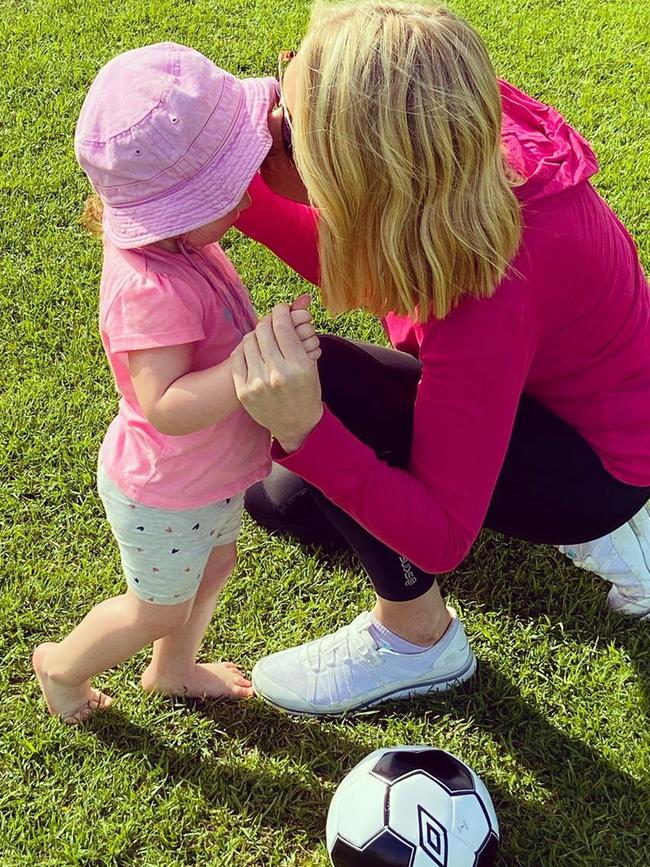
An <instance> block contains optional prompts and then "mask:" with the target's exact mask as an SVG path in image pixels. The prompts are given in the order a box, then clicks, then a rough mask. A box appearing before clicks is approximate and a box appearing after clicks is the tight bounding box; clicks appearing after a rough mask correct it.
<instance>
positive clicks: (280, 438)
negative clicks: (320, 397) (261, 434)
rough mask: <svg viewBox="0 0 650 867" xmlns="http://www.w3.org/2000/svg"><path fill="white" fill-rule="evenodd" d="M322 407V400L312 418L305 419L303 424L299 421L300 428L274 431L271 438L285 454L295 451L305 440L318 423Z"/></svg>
mask: <svg viewBox="0 0 650 867" xmlns="http://www.w3.org/2000/svg"><path fill="white" fill-rule="evenodd" d="M323 412H324V407H323V404H322V402H321V403H319V405H318V411H317V412H315V413H314V416H313V418H310V419H309V420H307V421H306V422H305V423H304V424H303V423H301V425H300V428H299V429H296V428H294V429H293V430H291V431H286V432H284V431H277V432H276V431H274V432H273V438H274V439H275V441H276V442H277V443H279V445H280V446H281V447H282V448H283V449H284V451H285V452H286V453H287V454H291V452H296V451H298V449H299V448H300V447H301V446H302V444H303V443H304V442H305V440H306V439H307V437H308V436H309V434H310V433H311V432H312V431H313V430H314V428H315V427H317V425H318V424H319V423H320V420H321V419H322V417H323Z"/></svg>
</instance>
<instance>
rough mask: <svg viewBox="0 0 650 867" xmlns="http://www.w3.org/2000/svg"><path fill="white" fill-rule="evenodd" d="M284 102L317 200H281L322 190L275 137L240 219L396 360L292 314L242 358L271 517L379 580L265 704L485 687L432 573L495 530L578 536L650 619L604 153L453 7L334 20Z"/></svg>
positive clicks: (625, 333)
mask: <svg viewBox="0 0 650 867" xmlns="http://www.w3.org/2000/svg"><path fill="white" fill-rule="evenodd" d="M283 89H284V93H283V101H282V104H283V106H284V121H285V127H286V125H287V124H290V127H291V129H292V132H293V141H292V143H291V144H292V148H293V158H294V159H295V166H296V167H297V170H298V173H299V176H300V178H301V179H302V182H304V185H305V187H306V190H307V193H308V198H309V201H310V202H311V203H312V205H313V208H311V207H308V206H305V205H302V204H296V203H295V202H291V201H289V200H288V199H287V198H284V197H282V196H280V195H277V194H276V193H275V192H273V191H272V190H271V188H270V187H271V186H272V187H275V188H276V189H277V190H279V191H280V192H286V191H287V190H289V191H290V192H291V194H292V195H293V197H294V198H300V185H299V183H298V178H297V176H296V175H295V173H294V174H292V173H291V168H290V165H289V164H288V161H287V159H286V157H283V156H282V155H281V153H280V151H279V148H277V147H276V148H275V149H274V151H273V153H272V154H271V156H270V157H269V161H268V164H267V167H266V172H265V173H263V176H264V178H265V180H262V179H258V180H256V181H255V182H254V184H253V187H252V188H251V195H252V198H253V207H252V208H251V209H250V210H249V211H248V212H246V214H245V215H244V216H243V218H242V220H241V221H240V224H239V225H240V228H241V229H242V230H243V231H245V232H246V233H248V234H249V235H251V236H252V237H254V238H256V239H258V240H260V241H261V242H262V243H264V244H266V245H267V246H268V247H270V248H271V249H272V250H274V251H275V252H276V253H277V254H278V255H280V256H281V257H282V258H283V259H284V260H285V261H287V262H288V263H289V264H290V265H291V266H292V267H294V268H295V269H296V270H297V271H299V272H300V273H301V274H302V275H303V276H305V277H306V278H308V279H310V280H311V281H312V282H314V283H318V284H319V285H320V286H321V290H322V294H323V299H324V302H325V304H326V305H327V307H328V308H329V309H330V310H331V311H333V312H338V311H342V310H350V309H353V308H357V307H363V308H366V309H368V310H370V311H372V312H373V313H375V314H377V315H379V316H382V317H384V320H385V325H386V329H387V332H388V335H389V337H390V340H391V343H392V345H393V347H394V349H393V350H387V349H379V348H377V347H375V348H372V347H365V346H360V345H358V344H353V343H350V342H348V341H344V340H341V339H338V338H333V337H325V338H323V339H322V341H321V347H322V350H323V355H322V358H321V360H320V362H319V365H318V368H317V367H316V365H315V364H314V363H313V362H310V361H309V359H307V357H306V355H305V353H304V352H303V351H302V350H301V349H300V347H299V345H298V343H297V341H296V340H295V339H294V338H293V337H292V333H291V330H290V322H289V317H288V308H287V307H286V306H282V305H281V306H279V307H278V308H276V309H275V310H274V312H273V314H272V317H270V318H267V319H265V320H264V321H263V322H261V323H260V324H259V326H258V328H257V330H256V332H254V333H253V334H251V335H249V337H248V338H247V339H246V340H245V341H244V342H243V344H242V345H241V347H240V348H239V350H238V351H237V353H236V355H235V365H234V371H235V384H236V388H237V392H238V395H239V397H240V400H241V402H242V403H243V404H244V406H245V407H246V409H247V410H248V412H249V413H250V414H251V415H252V416H253V418H255V419H256V420H257V421H258V422H259V423H261V424H263V425H265V426H266V427H268V428H269V429H270V430H271V432H272V434H273V436H274V438H275V446H274V449H275V452H274V457H275V460H276V461H277V463H278V464H279V465H280V466H279V468H278V469H277V471H276V472H275V473H274V475H273V476H272V477H271V478H270V480H268V481H267V482H266V483H265V484H264V486H263V487H261V488H260V487H259V486H258V487H257V489H255V490H254V491H253V492H252V494H251V495H250V496H249V500H248V503H249V510H250V511H251V512H252V514H253V515H254V516H255V517H256V518H257V519H258V520H259V521H260V522H261V523H263V524H265V525H266V526H268V527H271V528H274V529H282V528H284V529H288V530H292V531H293V532H297V533H298V535H300V536H302V537H303V538H306V539H314V540H318V539H320V538H323V537H325V536H327V535H329V536H330V537H331V536H332V535H334V536H336V537H337V538H339V539H341V538H342V539H344V540H345V541H346V542H347V544H348V545H350V546H351V547H352V548H353V549H354V551H355V552H356V553H357V555H358V556H359V558H360V560H361V562H362V563H363V565H364V566H365V568H366V569H367V571H368V573H369V575H370V578H371V580H372V582H373V585H374V588H375V590H376V592H377V604H376V606H375V608H374V610H373V612H371V613H369V612H366V613H364V614H362V615H360V616H359V617H357V618H356V619H355V620H354V621H353V622H352V623H351V624H349V625H348V626H344V627H343V628H342V629H340V630H339V631H338V632H337V633H335V634H334V635H332V636H325V637H324V638H322V639H319V640H318V641H314V642H311V643H309V644H306V645H303V646H301V647H297V648H290V649H288V650H285V651H282V652H280V653H277V654H274V655H272V656H270V657H267V658H266V659H264V660H262V661H261V662H260V663H258V665H257V666H256V668H255V670H254V672H253V684H254V686H255V688H256V690H257V692H258V693H260V694H261V695H263V696H264V697H265V698H267V699H268V700H269V701H271V702H273V703H274V704H276V705H279V706H281V707H284V708H286V709H288V710H292V711H296V712H302V713H311V714H330V713H343V712H346V711H350V710H354V709H357V708H360V707H364V706H367V705H368V704H372V703H374V702H377V701H381V700H384V699H387V698H395V697H403V696H409V695H412V694H414V693H422V692H428V691H431V690H441V689H446V688H447V687H449V686H451V685H452V684H454V683H457V682H460V681H463V680H465V679H466V678H468V677H470V676H471V675H472V673H473V672H474V670H475V665H476V663H475V659H474V655H473V653H472V651H471V649H470V648H469V646H468V643H467V639H466V638H465V635H464V632H463V629H462V625H461V624H460V622H459V621H458V618H457V617H456V615H455V613H454V612H453V611H452V610H451V609H448V608H446V607H445V605H444V603H443V601H442V598H441V596H440V592H439V589H438V585H437V584H436V580H435V576H436V574H438V573H443V572H448V571H450V570H452V569H454V568H456V567H457V566H458V565H459V563H460V562H461V561H462V560H463V558H464V557H465V556H466V555H467V553H468V551H469V549H470V547H471V545H472V543H473V542H474V540H475V538H476V536H477V534H478V533H479V531H480V529H481V527H483V526H486V527H490V528H493V529H495V530H498V531H500V532H502V533H506V534H509V535H511V536H514V537H517V538H521V539H526V540H529V541H531V542H537V543H547V544H553V545H559V546H561V547H562V549H563V550H564V551H565V552H566V553H567V554H569V556H571V557H572V558H574V559H575V561H576V562H577V563H578V564H579V565H581V566H583V567H584V568H586V569H589V570H591V571H594V572H597V573H598V574H600V575H601V576H603V577H604V578H606V579H607V580H609V581H610V582H611V584H612V587H611V590H610V594H609V603H610V606H611V607H612V608H613V609H614V610H616V611H620V612H623V613H627V614H631V615H636V616H647V615H648V613H650V571H649V569H648V564H650V520H649V518H648V514H647V513H646V511H645V510H644V505H645V503H646V501H647V500H648V498H649V497H650V364H649V361H650V293H649V292H648V286H647V283H646V281H645V279H644V276H643V273H642V270H641V267H640V265H639V261H638V256H637V252H636V249H635V247H634V244H633V242H632V240H631V238H630V236H629V235H628V233H627V232H626V230H625V229H624V227H623V226H622V225H621V223H620V222H619V221H618V220H617V218H616V217H615V215H614V214H613V213H612V211H611V210H610V209H609V208H608V206H607V205H606V204H605V203H604V202H603V200H602V199H601V198H600V197H599V196H598V194H597V193H596V192H595V190H594V189H593V187H592V186H591V185H590V183H589V178H590V177H591V176H592V175H593V174H594V173H595V172H596V170H597V163H596V160H595V157H594V155H593V153H592V151H591V150H590V148H589V146H588V144H587V143H586V142H585V141H584V140H583V139H582V138H581V137H580V136H579V135H578V134H577V133H576V132H575V131H574V130H572V129H571V128H570V127H569V126H568V125H567V124H566V122H565V121H564V120H563V119H562V118H561V117H560V116H559V115H558V113H557V112H556V111H554V110H553V109H552V108H549V107H547V106H544V105H542V104H540V103H539V102H536V101H535V100H533V99H530V98H529V97H527V96H526V95H525V94H523V93H521V92H520V91H518V90H516V89H515V88H514V87H512V86H511V85H509V84H507V83H506V82H503V81H498V80H497V78H496V75H495V73H494V70H493V68H492V65H491V63H490V60H489V58H488V56H487V53H486V50H485V47H484V45H483V44H482V42H481V40H480V38H479V37H478V35H477V34H476V33H475V32H474V30H473V29H472V28H471V27H470V26H469V25H468V24H467V23H466V22H464V21H463V20H462V19H459V18H458V17H456V16H455V15H453V14H452V13H450V12H448V11H446V10H444V9H440V8H437V9H436V8H430V7H428V6H421V5H411V4H407V3H402V2H383V3H380V2H375V0H363V2H360V3H354V4H351V5H347V6H335V7H328V8H325V9H319V10H317V11H316V13H315V15H314V17H313V19H312V22H311V25H310V28H309V32H308V33H307V36H306V38H305V40H304V42H303V44H302V46H301V49H300V51H299V52H298V54H297V55H296V57H295V59H293V60H292V62H291V63H290V65H289V67H288V68H287V69H286V73H285V76H284V82H283ZM281 114H282V112H277V113H276V114H275V115H274V116H273V118H272V122H271V127H272V130H274V134H275V139H276V142H278V141H280V139H281V136H280V134H279V132H278V128H277V127H278V123H279V121H280V120H281ZM284 133H285V136H284V137H285V139H286V140H287V142H288V140H289V139H288V136H287V130H286V128H285V129H284ZM269 185H270V186H269ZM317 215H318V216H317ZM319 254H320V255H319ZM288 471H291V472H288ZM303 480H304V481H303Z"/></svg>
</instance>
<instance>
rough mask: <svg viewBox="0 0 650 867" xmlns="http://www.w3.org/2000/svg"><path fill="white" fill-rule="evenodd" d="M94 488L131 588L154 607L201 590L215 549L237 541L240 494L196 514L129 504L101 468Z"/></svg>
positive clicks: (126, 498) (129, 501) (189, 596)
mask: <svg viewBox="0 0 650 867" xmlns="http://www.w3.org/2000/svg"><path fill="white" fill-rule="evenodd" d="M97 489H98V491H99V496H100V497H101V499H102V502H103V504H104V509H105V510H106V517H107V518H108V521H109V523H110V525H111V530H112V532H113V535H114V536H115V538H116V540H117V544H118V546H119V549H120V556H121V558H122V568H123V570H124V574H125V576H126V582H127V584H128V586H129V588H130V589H131V590H132V591H133V592H134V593H135V595H136V596H138V598H140V599H142V600H143V601H145V602H154V603H156V604H157V605H178V604H179V603H181V602H186V601H187V600H188V599H191V598H192V597H193V596H194V594H195V593H196V591H197V590H198V588H199V584H200V583H201V578H202V576H203V570H204V569H205V565H206V563H207V562H208V557H209V556H210V553H211V551H212V549H213V548H214V547H216V546H217V545H228V544H230V543H232V542H235V541H236V540H237V537H238V535H239V529H240V525H241V515H242V510H243V506H244V494H243V492H242V493H240V494H236V495H235V496H233V497H229V498H228V499H227V500H222V501H221V502H218V503H212V504H210V505H209V506H202V507H201V508H198V509H157V508H152V507H151V506H143V505H141V504H140V503H136V502H135V501H134V500H131V499H129V497H127V496H126V495H125V494H123V493H122V491H120V489H119V488H118V487H117V486H116V485H115V483H114V482H113V481H112V480H111V479H110V478H109V477H108V475H107V474H106V472H105V471H104V470H103V469H102V468H101V467H100V468H99V470H98V472H97Z"/></svg>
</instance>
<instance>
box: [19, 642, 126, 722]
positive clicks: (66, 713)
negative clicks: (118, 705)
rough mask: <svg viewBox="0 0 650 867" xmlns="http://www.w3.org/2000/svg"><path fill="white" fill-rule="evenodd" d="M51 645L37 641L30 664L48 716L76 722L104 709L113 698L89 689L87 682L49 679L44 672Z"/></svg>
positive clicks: (52, 645) (91, 688)
mask: <svg viewBox="0 0 650 867" xmlns="http://www.w3.org/2000/svg"><path fill="white" fill-rule="evenodd" d="M53 647H56V645H55V644H53V643H51V642H49V643H47V644H39V646H38V647H37V648H36V650H35V651H34V653H33V655H32V666H33V668H34V672H35V673H36V677H37V678H38V682H39V684H40V686H41V690H42V691H43V695H44V697H45V701H46V703H47V707H48V710H49V712H50V713H51V714H52V716H58V717H60V718H61V719H62V720H63V722H64V723H66V724H67V725H79V723H83V722H86V720H87V719H89V718H90V717H91V716H92V714H93V712H94V711H96V710H106V708H107V707H109V706H110V705H111V704H112V701H113V700H112V699H111V698H110V697H109V696H107V695H104V693H103V692H100V691H99V690H98V689H93V687H92V686H91V685H90V681H86V683H84V684H82V685H81V686H63V685H62V684H60V683H55V682H54V681H53V680H52V678H51V677H50V676H49V674H48V671H47V657H48V653H49V652H50V650H51V649H52V648H53Z"/></svg>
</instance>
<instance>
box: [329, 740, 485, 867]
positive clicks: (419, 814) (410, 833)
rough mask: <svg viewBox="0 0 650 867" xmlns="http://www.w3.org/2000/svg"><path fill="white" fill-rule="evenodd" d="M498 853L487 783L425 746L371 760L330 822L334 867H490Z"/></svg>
mask: <svg viewBox="0 0 650 867" xmlns="http://www.w3.org/2000/svg"><path fill="white" fill-rule="evenodd" d="M498 845H499V823H498V821H497V817H496V813H495V812H494V806H493V804H492V799H491V798H490V795H489V793H488V790H487V789H486V788H485V785H484V784H483V782H482V781H481V780H480V779H479V777H477V775H476V774H475V773H474V771H472V769H471V768H468V767H467V765H466V764H465V763H464V762H461V761H460V759H457V758H456V756H452V755H451V753H447V752H445V751H444V750H437V749H433V748H431V747H427V746H411V747H390V748H387V749H381V750H375V752H374V753H371V754H370V755H369V756H366V758H365V759H363V761H361V762H359V764H358V765H356V767H354V768H353V769H352V770H351V771H350V773H349V774H348V775H347V777H345V779H344V780H343V782H342V783H341V785H340V786H339V787H338V789H337V790H336V792H335V793H334V797H333V798H332V803H331V804H330V808H329V813H328V814H327V849H328V851H329V854H330V858H331V859H332V864H334V865H335V867H489V865H492V864H494V859H495V856H496V852H497V848H498Z"/></svg>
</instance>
